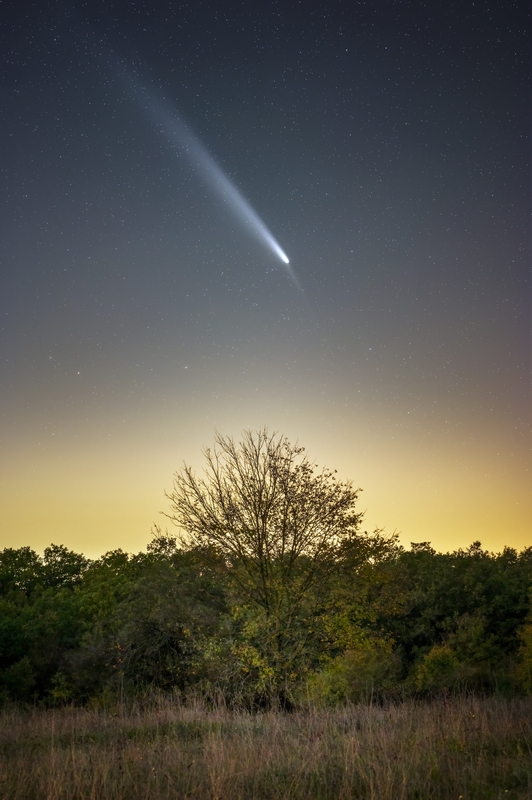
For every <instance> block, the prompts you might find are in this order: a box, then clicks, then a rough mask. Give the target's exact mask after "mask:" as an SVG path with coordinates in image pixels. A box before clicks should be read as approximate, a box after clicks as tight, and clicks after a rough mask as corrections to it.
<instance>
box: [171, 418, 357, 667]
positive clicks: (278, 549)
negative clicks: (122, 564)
mask: <svg viewBox="0 0 532 800" xmlns="http://www.w3.org/2000/svg"><path fill="white" fill-rule="evenodd" d="M203 454H204V456H205V459H206V462H207V464H206V468H205V473H204V477H197V476H196V474H195V473H194V472H193V470H192V468H191V467H189V466H187V465H186V464H185V465H184V467H183V469H182V470H181V471H180V472H178V473H176V474H175V477H174V485H173V490H172V491H171V492H170V493H167V497H168V499H169V500H170V507H171V514H168V515H167V516H168V517H169V518H170V519H171V520H172V521H173V522H174V523H176V524H177V525H179V526H180V527H181V528H182V530H183V531H184V533H185V536H186V537H187V538H188V541H189V543H190V544H193V545H196V546H200V547H203V548H206V549H207V550H208V549H211V550H214V551H215V552H217V553H218V554H219V555H222V556H223V557H224V559H225V561H226V564H227V567H228V570H229V574H230V575H231V577H232V578H233V580H234V581H235V584H236V587H237V588H238V590H239V594H241V595H243V600H244V602H247V603H251V604H252V605H255V606H258V607H260V608H261V609H262V610H263V612H264V614H265V616H266V619H267V620H268V621H269V629H270V634H271V636H272V638H273V639H274V640H275V642H276V646H275V649H276V650H277V652H279V651H280V650H284V651H285V656H286V652H287V642H288V639H289V638H290V632H291V631H292V630H293V628H294V620H295V618H296V616H297V614H298V611H299V609H300V608H301V606H302V605H303V604H304V603H305V602H306V601H307V599H308V596H309V593H310V592H311V590H312V591H313V593H314V594H315V591H314V590H315V589H316V587H319V585H320V584H321V583H324V582H325V581H326V580H327V578H328V576H329V575H330V573H331V569H332V567H333V564H334V555H335V553H336V552H337V550H338V546H339V545H340V544H341V543H342V542H343V541H345V540H346V539H347V538H350V537H352V536H353V535H354V534H355V532H356V531H357V529H358V526H359V524H360V520H361V518H362V514H359V513H356V512H355V503H356V500H357V497H358V492H359V490H358V489H357V490H355V489H353V488H352V484H351V483H350V482H341V481H339V480H338V479H337V478H336V476H335V473H334V472H332V471H330V470H328V469H323V470H321V471H320V472H318V471H317V470H316V467H315V465H314V464H313V463H311V462H310V461H309V459H308V457H307V456H306V455H305V449H304V448H303V447H301V446H300V445H299V444H297V443H296V444H295V445H293V444H290V442H289V441H288V440H287V439H286V438H285V437H284V436H280V435H277V434H275V433H274V434H270V433H269V432H268V431H267V429H263V430H260V431H258V432H256V433H254V432H252V431H246V432H245V433H244V434H243V437H242V440H241V441H240V442H238V443H235V441H234V440H233V439H232V438H231V437H224V436H221V435H220V434H217V435H216V438H215V445H214V448H213V449H212V450H211V449H206V450H204V451H203ZM297 639H298V645H297V647H296V648H295V650H297V648H298V647H301V641H302V640H301V636H298V637H297ZM288 650H292V652H293V654H294V653H295V650H294V648H291V647H288ZM283 660H284V661H286V657H285V658H284V659H283Z"/></svg>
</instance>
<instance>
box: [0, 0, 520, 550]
mask: <svg viewBox="0 0 532 800" xmlns="http://www.w3.org/2000/svg"><path fill="white" fill-rule="evenodd" d="M153 5H154V4H153V3H147V2H143V1H142V0H139V2H134V3H133V2H113V0H105V2H103V0H91V2H90V3H84V2H83V3H81V2H79V3H77V4H70V5H69V4H68V3H56V2H45V1H43V2H38V3H37V2H36V3H28V2H26V3H24V2H23V3H20V2H7V3H6V2H4V3H2V6H1V9H0V13H1V14H2V15H3V22H2V26H1V34H0V35H1V53H2V81H1V88H0V93H1V94H0V100H1V104H2V116H3V122H2V126H1V129H0V164H1V170H2V177H3V181H2V185H3V192H4V195H3V202H2V215H1V226H2V232H1V239H0V248H1V249H0V269H1V285H0V314H1V344H0V359H1V361H0V364H1V375H0V377H1V387H0V389H1V391H0V423H1V429H0V437H1V438H0V449H1V468H0V547H6V546H12V547H20V546H23V545H30V546H32V547H34V548H35V549H37V550H42V548H44V547H45V546H46V545H48V544H50V542H55V543H57V544H65V545H67V546H68V547H69V548H72V549H75V550H78V551H82V552H84V553H86V554H87V555H90V556H96V555H98V554H100V553H102V552H104V551H106V550H110V549H114V548H117V547H122V548H123V549H125V550H128V551H133V552H135V551H138V550H139V549H141V548H143V547H145V545H146V543H147V542H148V541H149V539H150V528H151V525H152V522H158V523H160V524H163V526H164V518H162V517H161V516H160V512H161V511H166V510H167V509H168V504H167V501H166V500H165V497H164V490H165V489H166V490H169V489H170V488H171V483H172V475H173V473H174V472H175V470H177V469H179V467H180V466H181V464H182V463H183V461H184V460H185V461H186V462H188V463H192V464H193V465H195V466H197V467H198V468H199V467H201V463H202V459H201V448H202V447H204V446H208V445H209V444H212V441H213V434H214V431H215V429H217V430H219V431H220V432H221V433H223V434H233V435H235V436H238V435H239V434H240V432H241V431H242V430H244V429H246V428H254V429H256V428H259V427H262V426H264V425H266V426H268V428H269V429H270V430H277V431H279V432H281V433H284V434H285V435H287V436H288V438H289V439H290V440H292V441H295V440H296V439H298V440H299V441H300V443H301V444H303V445H304V446H305V447H306V448H307V450H308V452H309V454H310V456H311V457H312V458H313V459H315V460H316V462H317V463H318V464H319V465H320V466H323V465H326V466H329V467H331V468H336V469H338V472H339V474H340V476H341V477H343V478H349V479H352V480H353V482H354V484H355V485H356V486H360V487H361V488H362V489H363V493H362V495H361V499H360V505H359V508H360V510H362V509H365V510H366V518H365V525H364V527H365V528H367V529H368V530H371V529H373V528H374V527H376V526H378V527H385V529H386V530H387V531H389V532H391V531H393V530H397V531H398V532H400V535H401V541H402V542H403V543H404V544H406V545H408V544H409V543H410V542H411V541H431V542H432V544H433V546H434V547H436V548H437V549H439V550H448V549H454V548H456V547H460V546H467V545H468V544H470V543H471V542H472V541H473V540H475V539H479V540H480V541H481V542H482V544H483V545H484V546H485V547H487V548H489V549H491V550H498V549H501V548H502V547H503V546H505V545H510V546H513V547H517V548H519V549H520V548H522V547H525V546H529V545H531V544H532V535H531V534H532V499H531V498H532V492H531V491H530V487H531V484H532V482H531V461H532V456H531V452H532V448H531V444H532V441H531V408H532V403H531V400H532V396H531V349H530V344H531V291H530V278H531V275H530V256H531V253H530V241H531V235H530V234H531V230H530V208H531V204H530V116H531V115H530V111H531V108H530V82H529V77H530V59H529V37H530V12H529V10H528V9H529V5H528V3H525V2H505V3H502V2H499V3H494V4H486V3H478V2H477V3H472V2H456V3H455V2H434V3H421V2H410V3H409V2H393V1H392V0H390V2H340V0H331V2H328V3H315V2H308V3H307V2H294V1H293V0H283V2H264V3H257V4H255V3H249V2H219V1H218V2H214V0H212V1H211V2H209V1H208V0H205V1H204V2H201V0H200V2H197V0H194V2H190V3H170V2H159V3H157V4H156V6H157V7H156V8H155V9H154V8H153ZM488 5H489V8H488ZM138 82H140V83H141V84H142V85H143V86H144V87H145V88H144V89H143V90H142V92H135V91H132V90H131V86H132V85H133V84H134V85H137V86H138ZM143 92H144V94H143ZM146 98H148V100H147V99H146ZM157 104H159V105H157ZM157 108H158V109H159V111H157ZM161 108H164V113H165V114H166V115H167V117H166V119H167V120H171V119H172V115H173V114H175V120H176V125H177V124H178V122H177V120H178V119H179V120H180V123H179V124H180V125H186V126H187V130H188V131H190V132H191V135H194V136H195V137H197V141H199V142H200V143H201V145H202V146H203V147H204V148H205V150H206V151H207V152H208V153H209V154H210V156H211V157H212V159H213V160H214V163H215V164H216V165H217V166H218V167H219V168H220V170H222V173H223V174H224V175H225V176H226V177H227V178H228V179H229V180H230V181H231V182H232V183H233V185H234V186H235V187H236V188H237V189H238V191H239V192H240V193H241V195H242V197H243V198H245V200H246V201H247V202H249V204H250V205H251V207H252V208H253V210H254V211H255V213H256V214H257V215H258V216H259V217H260V219H261V220H262V221H263V223H264V224H265V225H266V226H267V228H268V229H269V230H270V231H271V233H272V235H273V236H274V237H275V239H276V240H277V242H278V244H279V246H280V247H281V248H282V249H283V250H284V251H285V252H286V253H287V255H288V257H289V259H290V267H291V268H293V270H294V274H295V276H296V277H297V282H298V284H299V286H300V288H299V289H298V288H297V286H296V285H295V282H294V281H293V280H291V278H290V275H289V274H288V272H287V269H286V265H284V264H283V263H281V261H280V260H279V258H277V257H276V256H275V254H274V253H273V252H272V251H271V250H269V249H268V248H267V247H265V246H264V244H263V243H262V242H260V241H259V240H258V239H257V238H256V237H254V236H253V233H252V231H251V230H250V229H249V228H247V227H246V226H245V225H243V224H242V221H241V219H239V218H238V216H237V215H236V214H235V213H234V210H233V209H232V207H231V206H230V204H228V203H226V202H224V200H223V198H222V196H221V195H220V193H219V192H218V193H216V192H215V191H213V187H212V185H210V183H209V177H208V175H207V173H206V172H205V170H203V171H202V170H201V169H198V168H197V166H195V164H194V154H192V156H191V154H190V153H188V155H187V152H186V150H187V148H186V147H185V146H183V142H182V140H181V144H180V143H179V141H178V138H179V137H178V138H177V139H176V137H175V136H174V137H172V136H171V135H170V134H169V128H168V126H169V125H171V123H170V122H169V123H168V125H167V126H166V127H165V125H162V124H161V116H160V114H161V113H162V112H161V110H160V109H161Z"/></svg>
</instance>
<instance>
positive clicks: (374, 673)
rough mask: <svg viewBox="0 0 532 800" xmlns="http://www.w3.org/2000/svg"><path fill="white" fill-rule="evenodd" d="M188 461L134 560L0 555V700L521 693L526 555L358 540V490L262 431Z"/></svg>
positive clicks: (331, 701)
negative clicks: (163, 523)
mask: <svg viewBox="0 0 532 800" xmlns="http://www.w3.org/2000/svg"><path fill="white" fill-rule="evenodd" d="M204 455H205V458H206V470H205V473H204V476H203V477H199V478H198V477H197V476H196V475H195V474H194V473H193V471H192V470H191V469H190V468H189V467H187V466H186V465H185V467H184V468H183V470H182V471H181V472H179V473H176V476H175V482H174V488H173V491H172V492H170V493H169V494H168V500H169V506H170V513H169V514H168V515H167V516H168V517H169V518H170V520H171V521H172V522H174V523H176V524H177V526H178V530H177V532H176V535H173V533H172V532H169V531H168V530H163V529H162V528H161V527H158V526H155V527H154V529H153V531H152V539H151V541H150V542H149V543H148V544H147V548H146V551H145V552H140V553H137V554H129V553H126V552H123V551H122V550H115V551H112V552H108V553H106V554H105V555H103V556H101V557H100V558H97V559H95V560H89V559H87V558H86V557H85V556H84V555H82V554H80V553H75V552H72V551H70V550H68V549H67V548H66V547H65V546H62V545H56V544H51V545H50V546H49V547H47V548H46V549H45V551H44V553H43V554H42V555H40V554H38V553H36V552H35V551H34V550H32V549H31V548H29V547H20V548H18V549H13V548H6V549H4V550H3V551H2V552H1V553H0V604H1V606H0V607H1V613H0V697H1V699H2V702H3V704H6V703H8V704H9V703H10V702H13V701H15V702H18V703H23V704H32V705H35V704H37V705H39V706H40V707H43V708H46V707H57V706H64V705H72V704H74V705H86V704H87V703H92V704H94V703H96V704H100V705H103V706H105V705H106V704H112V703H114V702H123V701H124V700H125V699H134V698H141V697H146V696H148V695H150V694H153V693H154V692H155V693H159V694H160V693H162V694H168V695H172V696H173V697H177V698H181V699H186V698H190V697H201V698H203V700H204V701H205V702H207V703H211V704H219V703H223V704H225V706H226V707H230V708H231V707H233V708H236V707H237V708H244V709H248V710H251V711H253V710H260V709H267V708H278V709H285V710H293V709H298V708H299V709H300V708H308V707H319V708H323V707H332V706H338V705H342V704H345V703H358V702H365V703H370V702H371V703H385V702H388V701H393V702H398V701H402V700H405V699H407V698H413V697H415V698H433V697H442V696H449V695H452V694H463V693H464V692H466V693H471V694H475V695H480V696H483V697H485V696H487V695H490V694H497V695H501V694H502V695H507V696H514V697H515V696H519V695H526V694H530V693H532V616H531V611H530V592H531V587H532V548H527V549H525V550H523V551H522V552H520V553H518V552H516V551H515V550H513V549H511V548H505V549H504V550H503V551H502V552H500V553H491V552H487V551H486V550H483V549H482V546H481V544H480V543H479V542H473V543H472V544H471V545H470V546H469V547H467V548H466V549H459V550H456V551H454V552H450V553H440V552H436V551H435V550H434V549H433V548H432V547H431V545H430V543H429V542H418V543H412V545H411V547H410V548H409V549H406V548H404V547H403V546H401V544H400V543H399V541H398V537H397V535H395V534H392V535H387V534H386V533H385V532H383V531H374V532H365V531H363V529H362V523H363V519H362V515H361V514H359V513H358V512H357V511H356V508H355V506H356V502H357V500H358V490H354V489H353V488H352V485H351V484H350V483H349V482H342V481H339V480H338V479H337V478H336V475H335V473H334V472H331V471H329V470H322V471H321V472H319V471H317V469H316V467H315V465H313V464H312V463H311V462H309V460H308V458H307V456H306V454H305V451H304V449H303V448H302V447H300V446H299V445H292V444H290V443H289V442H288V441H287V440H286V439H285V438H284V437H279V436H276V435H270V434H268V432H267V431H266V430H263V431H259V432H258V433H250V432H248V433H247V434H246V435H245V436H244V437H243V439H242V441H241V442H237V443H235V442H234V441H233V440H232V439H230V438H226V437H225V438H224V437H222V436H218V437H217V440H216V444H215V447H214V449H213V450H212V451H211V450H206V451H205V453H204ZM172 530H173V529H172V528H171V529H170V531H172Z"/></svg>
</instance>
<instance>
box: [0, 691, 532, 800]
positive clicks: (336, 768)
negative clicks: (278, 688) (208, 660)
mask: <svg viewBox="0 0 532 800" xmlns="http://www.w3.org/2000/svg"><path fill="white" fill-rule="evenodd" d="M531 746H532V700H525V699H521V700H502V699H498V698H488V699H478V698H463V699H461V700H457V699H454V700H442V701H436V702H432V703H424V704H421V703H415V702H405V703H401V704H398V705H394V706H388V707H379V706H363V705H360V706H351V707H346V708H338V709H334V710H320V711H305V712H295V713H291V714H286V713H276V712H267V713H262V714H255V715H253V714H249V713H245V712H235V711H228V710H225V709H219V710H208V709H206V708H204V707H202V706H201V705H193V704H189V705H180V704H178V703H175V704H174V703H172V702H170V701H164V702H159V703H158V704H155V705H152V706H151V707H150V708H144V709H143V708H140V707H139V708H137V709H133V710H128V711H126V710H121V711H120V710H117V711H115V712H113V713H111V712H105V711H102V710H87V709H61V710H48V711H44V710H33V711H21V710H19V709H11V710H9V709H6V710H4V711H3V712H2V713H1V714H0V758H1V763H0V797H1V798H5V800H7V799H8V798H9V800H15V799H16V800H34V799H35V800H37V799H39V800H41V798H42V799H43V800H44V799H46V800H56V799H57V800H59V798H61V800H89V799H90V800H111V799H112V800H137V798H145V799H146V800H148V799H152V800H159V799H160V798H190V800H201V799H202V798H209V800H239V799H241V800H255V798H256V799H257V800H258V799H259V798H260V800H274V798H286V799H287V800H288V799H290V800H299V799H300V798H301V800H303V798H304V800H328V799H329V798H345V799H346V800H347V798H349V800H354V798H375V800H402V798H404V799H405V800H406V799H407V798H408V799H409V798H419V799H420V800H428V799H429V798H455V799H456V800H459V798H463V799H464V800H466V799H467V800H472V799H473V798H478V800H490V798H512V799H513V800H516V798H531V797H532V773H531V768H532V757H531V755H532V754H531Z"/></svg>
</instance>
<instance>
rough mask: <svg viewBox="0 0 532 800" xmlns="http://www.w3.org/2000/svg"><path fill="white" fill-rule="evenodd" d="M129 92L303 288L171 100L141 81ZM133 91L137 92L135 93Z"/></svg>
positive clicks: (277, 246)
mask: <svg viewBox="0 0 532 800" xmlns="http://www.w3.org/2000/svg"><path fill="white" fill-rule="evenodd" d="M128 83H129V91H130V93H132V94H133V95H134V96H135V98H136V100H137V101H138V102H139V103H140V105H141V106H142V108H143V110H144V111H145V113H146V114H147V115H148V116H149V117H150V119H151V121H152V122H154V123H155V125H156V127H157V128H158V129H159V131H160V132H161V134H162V135H163V136H164V137H165V138H166V140H167V141H168V142H169V143H170V144H171V145H172V146H173V147H175V149H176V151H177V153H178V154H182V155H184V156H186V157H187V159H188V161H189V162H190V164H191V165H192V167H193V168H194V170H195V171H196V172H197V173H198V174H199V175H200V176H201V177H202V178H203V179H204V181H205V183H206V184H207V185H208V186H209V187H210V189H211V191H212V192H213V193H214V194H215V195H217V196H218V197H219V198H220V199H221V200H222V201H223V202H224V203H225V204H226V205H227V206H228V207H229V209H230V210H231V211H232V213H233V214H234V216H235V217H236V218H237V219H238V220H239V221H240V222H241V223H242V224H243V225H244V226H245V227H246V228H247V229H248V231H249V232H250V233H251V234H252V235H253V236H254V237H255V239H256V240H257V241H259V242H260V243H261V244H262V245H264V246H265V247H266V248H267V249H268V250H269V251H270V252H272V253H273V254H274V255H275V256H276V257H277V258H278V259H279V260H280V261H281V262H282V263H283V264H284V266H285V270H286V272H287V274H288V277H289V278H290V280H291V282H292V283H293V285H294V286H295V287H296V288H297V289H301V287H300V284H299V281H298V279H297V277H296V274H295V272H294V270H293V269H292V267H291V265H290V259H289V258H288V256H287V255H286V253H285V252H284V250H283V249H282V247H281V245H280V244H279V243H278V242H277V240H276V239H275V237H274V236H273V234H272V233H271V231H270V230H269V229H268V227H267V226H266V225H265V223H264V222H263V221H262V219H261V218H260V217H259V215H258V214H257V212H256V211H255V210H254V208H252V206H251V204H250V203H249V202H248V201H247V200H246V198H245V197H244V196H243V195H242V193H241V192H240V191H239V190H238V189H237V187H236V186H235V185H234V183H232V181H231V180H230V179H229V178H228V177H227V175H226V174H225V173H224V172H223V171H222V169H221V168H220V167H219V166H218V164H217V163H216V161H215V160H214V158H213V157H212V156H211V154H210V153H209V152H208V151H207V149H206V148H205V147H204V145H203V144H202V143H201V142H200V141H199V139H198V138H197V136H196V135H195V134H194V133H193V132H192V130H191V129H190V128H189V127H188V125H186V124H185V123H184V122H183V120H182V119H181V117H180V116H179V114H178V112H177V110H176V109H175V108H173V107H172V106H171V105H170V103H169V102H168V101H166V100H165V99H164V98H162V97H160V96H158V95H156V94H155V93H154V92H153V91H151V90H150V89H148V88H147V87H146V86H145V85H144V84H141V83H140V82H138V81H137V80H132V79H129V80H128ZM132 89H133V91H132Z"/></svg>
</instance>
